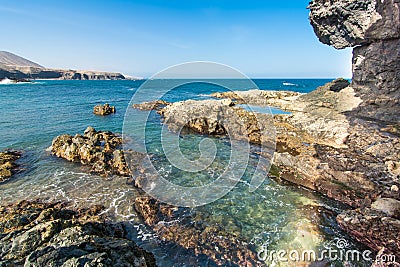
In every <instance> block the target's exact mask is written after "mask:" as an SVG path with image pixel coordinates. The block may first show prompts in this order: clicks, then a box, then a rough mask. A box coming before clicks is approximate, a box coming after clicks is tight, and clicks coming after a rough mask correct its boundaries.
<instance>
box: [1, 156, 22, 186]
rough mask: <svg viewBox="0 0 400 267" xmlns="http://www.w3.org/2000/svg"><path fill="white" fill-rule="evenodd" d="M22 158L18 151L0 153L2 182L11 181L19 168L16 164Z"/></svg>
mask: <svg viewBox="0 0 400 267" xmlns="http://www.w3.org/2000/svg"><path fill="white" fill-rule="evenodd" d="M20 157H21V153H20V152H18V151H4V152H0V182H3V181H5V180H7V179H9V178H10V177H11V176H12V175H13V174H14V172H15V170H16V169H17V168H18V165H17V164H16V163H15V161H16V160H18V159H19V158H20Z"/></svg>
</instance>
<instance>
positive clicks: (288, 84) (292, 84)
mask: <svg viewBox="0 0 400 267" xmlns="http://www.w3.org/2000/svg"><path fill="white" fill-rule="evenodd" d="M282 84H283V85H284V86H299V85H298V84H295V83H288V82H284V83H282Z"/></svg>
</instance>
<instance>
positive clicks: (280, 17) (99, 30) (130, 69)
mask: <svg viewBox="0 0 400 267" xmlns="http://www.w3.org/2000/svg"><path fill="white" fill-rule="evenodd" d="M281 2H282V3H281ZM307 5H308V0H305V1H303V0H292V1H290V0H287V1H270V0H264V1H233V0H231V1H229V0H179V1H178V0H169V1H167V0H165V1H163V0H146V1H121V0H115V1H101V0H98V1H75V0H70V1H41V0H39V1H26V0H19V1H3V0H1V1H0V25H2V38H1V39H2V40H1V42H0V50H6V51H10V52H13V53H16V54H18V55H21V56H23V57H26V58H28V59H30V60H33V61H35V62H38V63H40V64H42V65H44V66H46V67H53V68H71V69H90V70H107V71H120V72H123V73H125V74H128V75H134V76H142V77H148V76H150V75H152V74H154V73H155V72H158V71H160V70H162V69H164V68H166V67H169V66H171V65H175V64H179V63H182V62H187V61H198V60H200V61H215V62H219V63H223V64H226V65H229V66H232V67H234V68H237V69H239V70H241V71H242V72H244V73H245V74H246V75H248V76H250V77H285V78H289V77H327V78H335V77H346V78H350V77H351V49H346V50H340V51H338V50H335V49H334V48H332V47H329V46H326V45H323V44H321V43H320V42H319V41H318V39H317V37H316V36H315V34H314V32H313V30H312V27H311V26H310V24H309V21H308V10H307V9H306V6H307Z"/></svg>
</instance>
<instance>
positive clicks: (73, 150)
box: [51, 127, 130, 176]
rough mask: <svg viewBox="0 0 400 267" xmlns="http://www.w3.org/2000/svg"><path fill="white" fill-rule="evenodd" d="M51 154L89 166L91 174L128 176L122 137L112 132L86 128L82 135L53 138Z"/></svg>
mask: <svg viewBox="0 0 400 267" xmlns="http://www.w3.org/2000/svg"><path fill="white" fill-rule="evenodd" d="M51 152H52V153H53V154H54V155H56V156H57V157H60V158H64V159H66V160H68V161H72V162H80V163H82V164H83V165H88V166H90V167H91V172H93V173H97V174H101V175H111V174H117V175H121V176H129V175H130V170H129V168H128V166H127V164H126V161H125V157H124V151H123V150H122V137H121V136H119V135H116V134H114V133H112V132H102V131H96V130H95V129H93V128H92V127H88V128H87V129H86V130H85V132H84V135H80V134H77V135H75V136H71V135H68V134H64V135H60V136H57V137H56V138H54V140H53V142H52V145H51Z"/></svg>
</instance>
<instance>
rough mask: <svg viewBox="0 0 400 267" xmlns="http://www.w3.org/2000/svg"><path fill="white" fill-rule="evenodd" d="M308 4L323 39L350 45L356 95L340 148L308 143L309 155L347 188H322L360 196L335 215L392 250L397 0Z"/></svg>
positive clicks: (399, 145)
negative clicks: (311, 146)
mask: <svg viewBox="0 0 400 267" xmlns="http://www.w3.org/2000/svg"><path fill="white" fill-rule="evenodd" d="M309 9H310V11H311V12H310V21H311V24H312V26H313V27H314V30H315V33H316V35H317V36H318V38H319V39H320V41H321V42H322V43H325V44H328V45H332V46H333V47H335V48H337V49H342V48H345V47H355V48H354V50H353V80H352V85H351V86H352V88H354V91H355V93H356V95H357V96H359V97H360V98H361V100H362V102H361V103H360V104H359V105H358V106H357V107H356V108H354V109H353V110H351V111H348V112H346V113H345V115H346V120H347V121H348V123H349V128H348V133H349V135H348V137H347V140H346V142H345V144H346V146H347V148H344V149H333V148H332V147H323V146H315V148H316V152H317V153H316V156H315V158H317V159H318V160H320V161H321V162H323V163H324V164H326V166H327V169H326V171H325V173H326V174H330V175H331V180H332V182H334V183H336V184H338V185H341V186H343V185H345V186H346V187H347V188H348V190H341V191H336V192H335V191H333V192H331V194H329V192H326V194H327V195H328V196H338V195H342V196H346V197H349V199H357V198H359V200H358V201H355V202H354V201H351V202H352V203H348V204H350V205H352V206H355V207H358V208H357V209H355V210H349V211H346V212H344V213H342V214H340V215H339V216H338V217H337V219H338V223H339V224H340V225H341V227H342V228H343V229H345V230H346V231H348V232H349V233H350V234H352V235H353V237H355V238H356V239H357V240H359V241H360V242H362V243H364V244H366V245H368V246H369V247H371V248H372V249H374V250H380V251H385V252H388V253H392V254H395V255H396V256H397V257H398V256H400V255H399V249H400V244H399V241H398V240H399V238H398V232H399V229H400V228H399V226H400V220H399V209H400V204H399V203H400V201H399V200H400V194H399V183H398V182H399V177H400V155H399V152H398V151H399V150H400V138H399V136H400V134H399V129H400V127H399V125H400V124H399V114H400V49H399V48H400V1H399V0H337V1H331V0H314V1H312V2H311V3H310V5H309ZM302 158H303V160H304V158H305V157H304V156H302ZM295 169H297V170H301V168H299V166H297V167H296V168H295ZM346 177H347V178H346ZM357 177H358V178H357ZM343 178H345V179H343ZM356 178H357V179H356ZM346 179H347V180H349V179H350V180H349V182H350V181H353V182H356V184H351V183H349V182H346V181H345V180H346ZM318 191H322V190H321V189H320V188H318ZM346 191H347V192H349V193H350V194H345V192H346ZM351 193H352V194H353V195H354V194H355V195H354V196H351ZM357 195H358V196H357ZM341 201H342V202H343V200H341ZM344 202H346V201H344ZM354 204H356V205H354ZM393 233H395V234H393Z"/></svg>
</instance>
